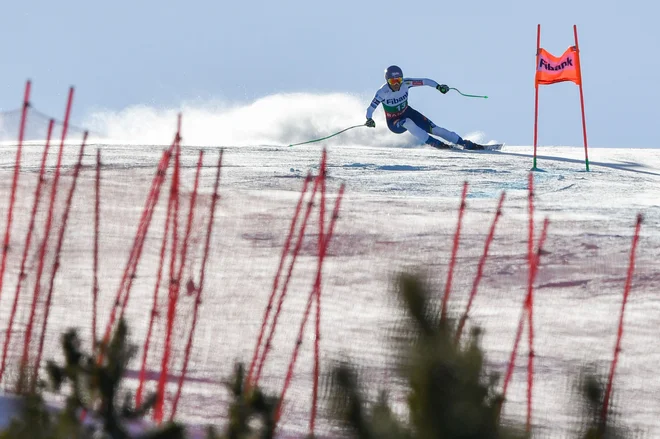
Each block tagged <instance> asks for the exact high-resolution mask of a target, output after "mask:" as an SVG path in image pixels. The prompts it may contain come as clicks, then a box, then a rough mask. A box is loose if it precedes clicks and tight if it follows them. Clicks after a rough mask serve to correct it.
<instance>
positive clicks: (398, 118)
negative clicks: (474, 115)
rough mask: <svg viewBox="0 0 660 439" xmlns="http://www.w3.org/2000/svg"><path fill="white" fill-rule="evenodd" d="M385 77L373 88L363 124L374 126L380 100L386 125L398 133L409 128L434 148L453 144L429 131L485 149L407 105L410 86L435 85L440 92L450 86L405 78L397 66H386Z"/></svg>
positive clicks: (463, 144)
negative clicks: (375, 90) (365, 120)
mask: <svg viewBox="0 0 660 439" xmlns="http://www.w3.org/2000/svg"><path fill="white" fill-rule="evenodd" d="M385 80H386V81H387V82H386V83H385V84H384V85H383V86H382V87H381V88H380V89H379V90H378V91H377V92H376V96H375V97H374V99H373V101H371V105H369V108H367V122H366V123H365V125H366V126H368V127H370V128H374V127H375V126H376V122H374V120H373V119H372V116H373V114H374V110H375V109H376V108H377V107H378V104H380V103H382V104H383V110H385V119H386V120H387V127H388V128H389V129H390V131H392V132H393V133H396V134H401V133H404V132H406V131H409V132H410V134H412V135H413V136H415V137H416V138H417V139H418V140H419V141H420V142H422V143H425V144H427V145H431V146H433V147H434V148H440V149H448V148H452V146H451V145H449V144H447V143H444V142H441V141H440V140H438V139H436V138H435V137H432V136H430V135H429V134H435V135H436V136H439V137H441V138H443V139H444V140H446V141H447V142H450V143H453V144H455V145H460V146H462V147H463V148H464V149H470V150H476V149H485V148H484V146H483V145H479V144H477V143H474V142H471V141H469V140H466V139H463V138H462V137H461V136H459V135H458V134H456V133H454V132H452V131H449V130H446V129H444V128H442V127H439V126H437V125H436V124H434V123H433V122H432V121H431V120H430V119H428V118H427V117H426V116H424V115H423V114H421V113H420V112H419V111H417V110H415V109H413V108H412V107H410V106H409V105H408V89H409V88H410V87H419V86H421V85H428V86H429V87H435V88H436V89H438V91H440V93H442V94H445V93H447V92H448V91H449V87H447V86H446V85H444V84H438V83H437V82H435V81H434V80H432V79H427V78H404V77H403V71H402V70H401V68H399V67H398V66H389V67H388V68H387V70H385Z"/></svg>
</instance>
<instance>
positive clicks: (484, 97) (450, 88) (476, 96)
mask: <svg viewBox="0 0 660 439" xmlns="http://www.w3.org/2000/svg"><path fill="white" fill-rule="evenodd" d="M449 90H456V91H457V92H458V93H459V94H461V95H463V96H466V97H468V98H483V99H488V96H480V95H468V94H465V93H462V92H461V91H460V90H459V89H457V88H454V87H449Z"/></svg>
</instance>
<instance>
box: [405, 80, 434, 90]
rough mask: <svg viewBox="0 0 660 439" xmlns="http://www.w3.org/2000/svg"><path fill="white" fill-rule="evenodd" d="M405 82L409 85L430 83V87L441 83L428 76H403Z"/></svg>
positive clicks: (416, 85)
mask: <svg viewBox="0 0 660 439" xmlns="http://www.w3.org/2000/svg"><path fill="white" fill-rule="evenodd" d="M403 82H405V83H406V85H407V86H408V87H420V86H422V85H428V86H429V87H433V88H435V87H437V86H438V85H439V84H438V83H437V82H435V81H434V80H433V79H428V78H403Z"/></svg>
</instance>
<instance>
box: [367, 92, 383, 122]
mask: <svg viewBox="0 0 660 439" xmlns="http://www.w3.org/2000/svg"><path fill="white" fill-rule="evenodd" d="M381 102H383V97H382V96H381V94H380V90H378V91H377V92H376V96H374V98H373V100H372V101H371V104H369V107H368V108H367V119H371V116H373V115H374V110H376V108H378V105H380V103H381Z"/></svg>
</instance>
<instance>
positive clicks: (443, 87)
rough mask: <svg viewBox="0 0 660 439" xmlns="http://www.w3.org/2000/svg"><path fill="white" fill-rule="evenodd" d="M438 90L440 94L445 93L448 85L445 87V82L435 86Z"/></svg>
mask: <svg viewBox="0 0 660 439" xmlns="http://www.w3.org/2000/svg"><path fill="white" fill-rule="evenodd" d="M436 88H437V89H438V91H439V92H440V93H442V94H445V93H447V92H448V91H449V87H447V86H446V85H445V84H440V85H438V86H437V87H436Z"/></svg>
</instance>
